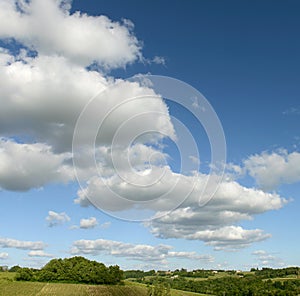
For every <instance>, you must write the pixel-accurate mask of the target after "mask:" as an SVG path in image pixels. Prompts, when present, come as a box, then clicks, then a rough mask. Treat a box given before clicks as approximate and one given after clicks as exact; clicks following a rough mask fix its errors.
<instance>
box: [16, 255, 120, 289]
mask: <svg viewBox="0 0 300 296" xmlns="http://www.w3.org/2000/svg"><path fill="white" fill-rule="evenodd" d="M10 271H15V272H16V280H17V281H38V282H68V283H84V284H97V285H99V284H107V285H114V284H119V283H121V281H122V279H123V271H122V270H121V269H120V268H119V266H118V265H113V266H109V267H106V266H105V265H104V264H103V263H99V262H97V261H90V260H88V259H86V258H84V257H80V256H76V257H72V258H65V259H52V260H51V261H50V262H49V263H47V264H46V265H45V266H44V267H43V268H41V269H33V268H27V267H24V268H21V267H18V266H15V267H13V268H11V270H10Z"/></svg>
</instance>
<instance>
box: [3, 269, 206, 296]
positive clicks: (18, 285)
mask: <svg viewBox="0 0 300 296" xmlns="http://www.w3.org/2000/svg"><path fill="white" fill-rule="evenodd" d="M13 278H14V273H3V272H2V273H0V296H57V295H59V296H147V288H146V286H144V285H139V284H131V283H128V284H126V285H124V286H123V285H111V286H106V285H84V284H65V283H39V282H17V281H15V280H14V279H13ZM171 295H172V296H193V295H195V296H197V295H198V296H199V295H201V294H197V293H189V292H183V291H176V290H172V291H171Z"/></svg>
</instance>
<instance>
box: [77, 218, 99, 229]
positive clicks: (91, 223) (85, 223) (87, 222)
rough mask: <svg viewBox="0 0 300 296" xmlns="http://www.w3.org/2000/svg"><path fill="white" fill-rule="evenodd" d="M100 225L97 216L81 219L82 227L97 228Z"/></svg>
mask: <svg viewBox="0 0 300 296" xmlns="http://www.w3.org/2000/svg"><path fill="white" fill-rule="evenodd" d="M97 225H98V221H97V219H96V218H95V217H90V218H88V219H81V220H80V225H79V227H80V228H83V229H88V228H95V227H96V226H97Z"/></svg>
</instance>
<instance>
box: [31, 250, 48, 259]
mask: <svg viewBox="0 0 300 296" xmlns="http://www.w3.org/2000/svg"><path fill="white" fill-rule="evenodd" d="M28 256H29V257H48V258H53V257H54V256H53V255H51V254H48V253H45V252H44V251H42V250H37V251H30V252H29V253H28Z"/></svg>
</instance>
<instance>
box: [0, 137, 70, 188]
mask: <svg viewBox="0 0 300 296" xmlns="http://www.w3.org/2000/svg"><path fill="white" fill-rule="evenodd" d="M0 152H1V153H0V187H1V188H2V189H6V190H14V191H25V190H28V189H31V188H38V187H42V186H43V185H44V184H46V183H51V182H64V183H65V182H68V181H69V180H72V179H73V178H74V173H73V168H72V167H71V166H70V165H68V164H67V161H69V160H70V155H69V154H68V153H62V154H54V153H53V152H52V149H51V147H50V146H48V145H45V144H39V143H37V144H20V143H16V142H13V141H11V140H5V139H3V138H2V139H1V138H0Z"/></svg>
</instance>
